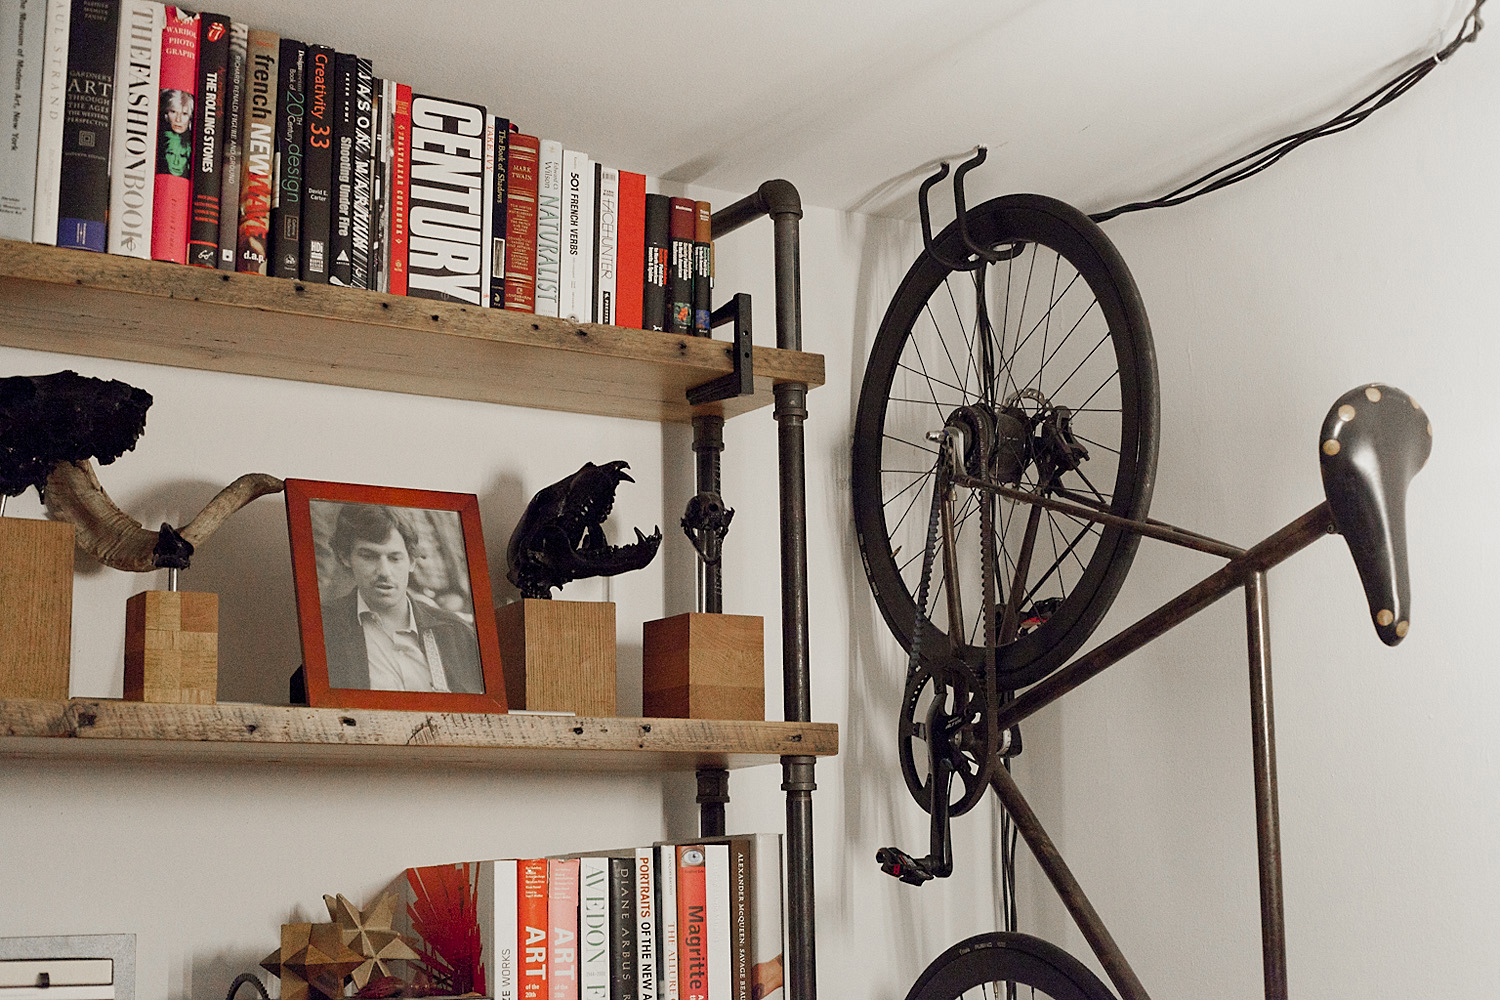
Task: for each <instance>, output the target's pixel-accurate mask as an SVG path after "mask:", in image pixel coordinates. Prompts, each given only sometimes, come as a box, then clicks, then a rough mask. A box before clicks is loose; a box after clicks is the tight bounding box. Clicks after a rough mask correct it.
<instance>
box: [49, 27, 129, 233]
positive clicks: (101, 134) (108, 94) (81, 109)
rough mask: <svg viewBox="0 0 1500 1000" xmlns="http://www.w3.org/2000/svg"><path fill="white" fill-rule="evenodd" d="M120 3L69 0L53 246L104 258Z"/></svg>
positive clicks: (107, 230)
mask: <svg viewBox="0 0 1500 1000" xmlns="http://www.w3.org/2000/svg"><path fill="white" fill-rule="evenodd" d="M119 34H120V2H119V0H73V16H72V23H71V24H70V25H69V28H68V93H67V98H66V101H65V103H64V108H63V142H62V181H61V183H60V184H59V185H58V189H57V197H58V202H57V245H58V246H60V247H76V248H78V249H81V250H97V251H98V252H99V253H103V252H104V251H105V250H106V249H107V247H108V243H109V229H108V219H109V146H110V127H111V125H112V124H113V120H114V96H115V43H116V42H117V41H118V39H119Z"/></svg>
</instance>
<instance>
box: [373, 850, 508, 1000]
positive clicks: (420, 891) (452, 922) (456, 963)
mask: <svg viewBox="0 0 1500 1000" xmlns="http://www.w3.org/2000/svg"><path fill="white" fill-rule="evenodd" d="M516 864H517V863H516V862H514V861H470V862H465V863H462V864H452V865H427V866H423V867H420V868H408V869H406V871H405V872H404V873H403V875H402V878H401V879H400V880H399V881H398V883H397V885H396V886H395V887H394V888H395V889H396V890H397V891H398V892H399V894H400V897H401V905H400V906H399V907H398V908H397V916H398V918H399V922H398V923H397V924H396V928H397V930H398V931H400V932H402V933H404V934H405V935H407V936H408V937H409V940H410V944H411V945H412V947H413V950H414V951H415V952H416V955H417V957H416V958H415V959H408V961H410V962H411V963H412V964H413V965H415V966H416V968H417V970H418V971H419V972H420V974H421V975H422V976H425V977H426V979H427V980H428V981H429V982H430V983H432V984H433V985H436V986H438V987H440V988H441V989H443V990H444V991H445V995H447V994H451V995H454V996H457V995H460V994H462V995H475V996H479V995H483V996H487V997H493V998H495V1000H516V994H515V970H516V941H517V930H516V927H517V924H516V919H517V890H516V878H517V876H516ZM507 984H508V985H509V988H510V993H509V994H507V993H506V992H504V991H505V989H506V988H507Z"/></svg>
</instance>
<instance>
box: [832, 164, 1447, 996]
mask: <svg viewBox="0 0 1500 1000" xmlns="http://www.w3.org/2000/svg"><path fill="white" fill-rule="evenodd" d="M982 160H983V151H982V150H981V151H980V153H979V154H978V155H976V157H975V158H974V159H971V160H970V161H968V162H967V163H965V164H963V165H962V166H960V167H959V168H958V170H957V171H955V173H954V177H953V186H954V202H955V209H956V215H955V218H954V221H953V222H952V223H950V224H949V225H948V226H947V227H946V228H945V229H944V230H943V231H942V232H941V233H940V234H939V235H938V236H937V237H936V238H935V239H934V238H933V236H932V233H931V227H930V219H929V213H928V205H927V198H928V192H929V190H930V189H931V187H932V186H933V185H934V184H936V183H938V182H939V181H941V180H942V179H943V178H944V177H946V176H947V173H948V166H947V164H943V166H942V169H941V170H940V171H939V172H938V173H937V174H935V175H934V176H932V177H930V178H928V179H927V180H926V181H925V182H924V183H923V185H922V187H921V189H920V192H919V206H920V209H921V222H922V232H923V239H924V243H925V245H926V249H924V251H923V252H922V254H921V255H920V256H919V257H918V258H917V260H916V262H915V263H914V264H913V265H912V267H911V269H910V270H909V271H908V273H907V275H906V277H905V278H904V279H903V281H902V282H901V284H900V286H899V287H898V289H897V291H896V294H895V295H894V296H893V298H892V302H891V305H890V307H889V309H888V310H887V313H886V316H885V318H884V320H883V322H882V324H881V327H880V330H879V333H878V335H877V337H876V340H875V344H874V347H873V349H872V351H871V356H870V360H869V363H868V366H867V368H866V372H865V378H864V383H863V385H862V387H861V391H860V398H859V405H858V411H857V415H856V419H855V427H854V447H853V466H852V470H851V471H852V490H853V498H854V508H855V509H854V514H855V526H856V532H857V536H858V541H859V546H860V552H861V556H862V558H863V560H864V564H865V569H866V574H867V576H868V577H869V580H870V584H871V589H872V591H873V593H874V596H875V600H876V603H877V605H878V606H879V608H880V611H881V613H882V616H883V617H884V618H885V621H886V623H887V625H888V626H889V627H890V628H891V631H892V632H893V633H894V634H895V636H896V638H897V639H898V641H899V642H900V643H901V645H902V647H903V648H904V649H905V650H907V652H908V654H909V658H908V663H907V679H906V688H905V692H904V694H903V698H902V705H901V715H900V719H899V722H898V741H899V742H898V748H899V756H900V761H901V770H902V774H903V777H904V779H905V782H906V785H907V788H908V790H909V791H910V792H911V794H912V796H913V797H914V798H915V799H916V800H917V802H918V804H919V805H921V806H922V808H923V809H925V810H926V811H927V812H928V813H929V815H930V820H931V826H930V845H929V853H928V854H927V855H926V856H925V857H914V856H912V855H909V854H907V853H905V852H903V851H900V850H899V849H897V848H894V847H889V848H882V849H881V850H880V851H879V852H878V853H877V860H878V861H879V862H880V864H881V866H882V868H883V869H884V870H885V871H886V872H887V873H889V874H891V875H894V876H896V877H898V878H900V879H902V880H903V881H906V882H909V883H913V884H917V885H920V884H922V883H924V882H926V881H928V880H929V879H931V878H941V877H946V876H948V875H950V874H951V873H952V871H953V857H952V843H951V833H950V824H951V821H952V819H953V818H955V817H958V816H961V815H963V814H964V813H966V812H968V811H969V810H971V809H972V808H974V806H975V805H977V804H978V802H979V801H980V800H981V799H982V798H983V796H984V793H985V791H986V790H988V789H993V790H994V791H995V792H996V795H997V796H998V798H999V799H1000V802H1001V804H1002V805H1003V806H1004V810H1005V814H1006V816H1007V817H1008V820H1007V821H1008V822H1010V823H1014V824H1015V828H1016V830H1017V832H1018V833H1019V835H1020V836H1021V838H1022V839H1023V840H1025V841H1026V843H1027V844H1028V846H1029V847H1030V848H1031V849H1032V852H1033V853H1034V854H1035V855H1036V858H1037V861H1038V863H1039V864H1040V866H1041V868H1042V870H1043V872H1044V873H1045V874H1046V876H1047V878H1048V879H1049V881H1050V882H1051V883H1052V885H1053V887H1054V888H1055V889H1056V891H1057V892H1058V894H1059V896H1060V897H1061V899H1062V902H1063V904H1064V906H1065V907H1066V909H1067V910H1068V912H1069V914H1070V915H1071V916H1072V918H1073V920H1074V922H1075V923H1076V924H1077V925H1078V927H1079V929H1080V931H1081V932H1082V935H1083V937H1084V939H1085V941H1086V942H1087V943H1088V944H1089V946H1090V948H1091V949H1092V951H1093V952H1094V954H1095V956H1096V957H1097V958H1098V960H1099V963H1100V965H1101V966H1102V967H1103V969H1104V970H1105V973H1106V975H1107V976H1108V977H1109V979H1110V981H1111V983H1112V984H1113V985H1114V987H1115V989H1116V990H1117V991H1118V993H1119V996H1120V997H1122V998H1124V1000H1149V998H1148V997H1147V994H1146V992H1145V990H1144V988H1143V987H1142V986H1141V984H1140V981H1139V980H1138V979H1137V977H1136V976H1135V974H1134V972H1133V971H1132V970H1131V968H1130V966H1129V964H1128V962H1127V961H1126V960H1125V958H1124V956H1123V955H1122V954H1121V952H1120V949H1119V948H1118V947H1117V946H1116V944H1115V943H1114V941H1113V939H1112V938H1111V936H1110V934H1109V932H1108V930H1107V929H1106V928H1105V926H1104V924H1103V922H1102V920H1101V919H1100V918H1099V915H1098V914H1097V912H1095V911H1094V909H1093V907H1092V906H1091V905H1090V904H1089V902H1088V899H1087V897H1086V896H1085V895H1084V893H1083V890H1082V888H1081V887H1080V886H1079V885H1078V883H1077V881H1076V880H1075V879H1074V878H1073V876H1072V874H1071V872H1070V871H1069V869H1068V867H1067V865H1066V863H1065V862H1064V861H1063V859H1062V856H1061V855H1060V854H1059V852H1058V851H1057V848H1056V846H1055V845H1054V844H1053V843H1052V841H1051V839H1050V838H1049V837H1048V836H1047V833H1046V831H1045V830H1044V829H1043V828H1042V826H1041V824H1040V823H1039V822H1038V821H1037V818H1036V816H1035V814H1034V813H1033V812H1032V811H1031V809H1030V807H1029V806H1028V805H1027V803H1026V800H1025V798H1024V796H1023V795H1022V794H1021V791H1020V789H1019V788H1018V787H1017V785H1016V783H1015V781H1014V779H1013V778H1012V777H1011V775H1010V772H1009V765H1008V761H1009V759H1010V758H1011V757H1013V756H1014V755H1015V754H1017V753H1019V752H1020V749H1021V738H1020V730H1019V728H1018V727H1019V724H1020V723H1021V722H1022V721H1023V720H1025V719H1026V718H1027V717H1029V716H1030V715H1031V714H1032V713H1034V712H1036V711H1037V710H1038V709H1040V708H1042V707H1044V706H1045V705H1048V704H1051V703H1052V702H1053V701H1055V700H1056V699H1057V698H1060V697H1062V696H1063V695H1064V694H1066V693H1067V692H1069V691H1071V690H1073V689H1074V688H1076V687H1077V686H1079V685H1080V684H1082V683H1084V682H1085V681H1087V680H1088V679H1089V678H1091V677H1093V676H1096V675H1097V674H1098V673H1100V672H1102V671H1103V670H1105V669H1106V668H1108V667H1109V666H1111V665H1112V664H1114V663H1116V662H1118V661H1119V660H1121V659H1123V658H1124V657H1125V656H1127V655H1129V654H1130V653H1131V652H1134V651H1135V650H1137V649H1139V648H1141V647H1142V646H1144V645H1146V644H1147V643H1148V642H1150V641H1151V640H1153V639H1155V638H1157V637H1159V636H1160V635H1162V634H1164V633H1165V632H1167V631H1168V630H1170V629H1172V628H1174V627H1175V626H1176V625H1178V624H1180V623H1181V622H1183V621H1185V620H1186V619H1187V618H1189V617H1191V616H1192V615H1194V614H1196V613H1197V612H1198V611H1201V610H1202V609H1204V608H1206V607H1207V606H1208V605H1210V604H1212V603H1214V602H1215V601H1217V600H1219V599H1220V598H1221V597H1224V596H1225V595H1227V594H1228V593H1229V592H1230V591H1231V590H1235V589H1239V588H1243V589H1244V591H1245V601H1246V621H1247V651H1248V654H1249V659H1250V664H1251V676H1252V741H1253V745H1254V756H1255V796H1256V817H1257V849H1258V855H1259V869H1260V897H1261V927H1262V953H1263V961H1264V977H1265V995H1266V997H1267V1000H1284V998H1285V997H1286V995H1287V994H1286V949H1285V924H1284V920H1283V914H1282V898H1281V869H1280V847H1279V843H1280V835H1279V824H1278V818H1277V801H1276V773H1275V743H1274V740H1275V737H1274V729H1273V725H1272V715H1271V702H1270V673H1269V669H1270V661H1269V647H1268V643H1269V634H1268V630H1269V623H1268V616H1267V599H1266V573H1267V571H1268V570H1269V569H1270V568H1271V567H1272V566H1275V565H1277V564H1278V563H1280V562H1282V561H1284V560H1285V559H1288V558H1290V557H1291V556H1292V555H1294V554H1296V553H1297V552H1298V551H1300V550H1301V549H1303V548H1305V547H1306V546H1307V545H1309V544H1311V543H1312V542H1313V541H1315V540H1317V539H1318V538H1319V537H1321V536H1322V535H1324V534H1328V533H1339V534H1342V535H1343V536H1344V538H1345V540H1346V541H1347V542H1348V544H1349V547H1350V551H1351V554H1352V555H1353V557H1354V561H1355V565H1356V568H1357V570H1358V572H1359V576H1360V579H1361V582H1362V584H1363V586H1364V589H1365V593H1366V597H1367V600H1368V602H1369V606H1370V615H1371V620H1372V623H1373V624H1374V626H1375V629H1376V632H1377V634H1378V635H1379V637H1380V638H1381V640H1382V641H1384V642H1385V643H1386V644H1388V645H1395V644H1396V643H1399V642H1400V641H1401V639H1402V638H1403V637H1404V636H1405V635H1406V633H1407V629H1408V627H1409V623H1410V584H1409V579H1408V574H1407V563H1406V536H1405V494H1406V488H1407V484H1408V483H1409V481H1410V479H1411V477H1412V476H1413V475H1415V474H1416V472H1417V471H1418V470H1419V469H1420V468H1421V467H1422V465H1423V464H1424V463H1425V462H1426V459H1427V456H1428V454H1429V452H1430V450H1431V433H1432V430H1431V424H1430V422H1429V421H1428V420H1427V417H1426V415H1425V414H1424V413H1423V411H1422V410H1421V409H1420V407H1418V406H1417V404H1416V403H1415V401H1413V400H1412V399H1411V398H1410V397H1409V396H1408V395H1406V393H1404V392H1402V391H1401V390H1399V389H1395V388H1393V387H1390V386H1386V385H1380V384H1369V385H1364V386H1360V387H1358V388H1356V389H1354V390H1351V391H1350V392H1348V393H1346V394H1345V395H1344V396H1342V397H1340V399H1339V400H1337V401H1336V402H1335V403H1334V405H1333V407H1332V408H1331V409H1330V410H1329V413H1328V416H1327V417H1326V418H1325V420H1324V423H1323V427H1322V431H1321V435H1320V437H1319V447H1320V461H1321V467H1322V474H1323V483H1324V492H1325V499H1324V501H1323V502H1322V503H1321V504H1319V505H1318V506H1317V507H1314V508H1313V509H1312V510H1310V511H1308V512H1307V513H1306V514H1304V515H1302V516H1301V517H1299V518H1297V519H1296V520H1294V521H1292V522H1291V523H1290V524H1288V525H1286V526H1285V527H1283V528H1281V529H1280V530H1278V531H1276V532H1275V533H1273V534H1272V535H1270V536H1268V537H1267V538H1266V539H1264V540H1263V541H1261V542H1259V543H1257V544H1255V545H1253V546H1251V547H1250V548H1248V549H1242V548H1239V547H1238V546H1234V545H1230V544H1228V543H1225V542H1221V541H1218V540H1216V539H1212V538H1209V537H1207V536H1205V535H1202V534H1199V533H1197V532H1192V531H1188V530H1186V529H1183V528H1179V527H1174V526H1172V525H1168V524H1165V523H1163V522H1160V521H1156V520H1153V519H1151V518H1150V517H1149V516H1148V510H1149V506H1150V501H1151V494H1152V490H1153V486H1154V482H1155V469H1156V451H1157V433H1158V426H1159V425H1158V386H1157V378H1156V361H1155V354H1154V351H1153V347H1152V342H1151V332H1150V326H1149V324H1148V322H1147V319H1146V314H1145V309H1144V307H1143V305H1142V303H1141V298H1140V294H1139V291H1138V290H1137V288H1136V286H1135V283H1134V281H1133V279H1132V278H1131V277H1130V272H1129V270H1128V269H1127V268H1126V266H1125V263H1124V261H1123V260H1122V259H1121V257H1120V255H1119V253H1118V252H1117V251H1116V250H1115V249H1114V247H1113V245H1112V244H1111V243H1110V242H1109V240H1108V238H1107V237H1106V236H1105V235H1104V234H1103V233H1102V232H1101V231H1100V230H1099V228H1098V226H1097V225H1095V224H1094V223H1093V222H1092V221H1091V220H1090V219H1089V218H1088V217H1086V216H1084V215H1083V214H1082V213H1080V212H1078V211H1077V210H1076V209H1073V208H1071V207H1069V206H1067V205H1065V204H1063V203H1062V202H1058V201H1055V200H1053V199H1050V198H1045V197H1042V196H1038V195H1010V196H1006V197H1002V198H997V199H994V200H992V201H988V202H986V203H984V204H982V205H979V206H977V207H975V208H974V209H972V210H966V209H965V206H964V198H963V176H964V174H965V173H966V172H967V171H968V170H969V169H972V168H973V167H974V166H977V165H978V163H979V162H982ZM1034 294H1035V295H1036V296H1037V297H1038V299H1039V300H1040V302H1041V303H1042V305H1040V306H1038V305H1037V301H1038V299H1034V298H1033V295H1034ZM1038 313H1039V315H1038ZM1106 347H1107V348H1108V349H1107V350H1106ZM924 501H925V503H924ZM923 514H925V515H926V516H925V517H923V516H922V515H923ZM976 536H977V538H976ZM1142 538H1152V539H1156V540H1160V541H1165V542H1169V543H1173V544H1177V545H1181V546H1185V547H1187V548H1190V549H1195V550H1197V551H1200V552H1205V553H1209V554H1212V555H1216V556H1220V557H1223V558H1225V559H1227V560H1228V562H1227V563H1226V564H1225V566H1224V567H1223V568H1221V569H1220V570H1218V571H1217V572H1215V573H1213V574H1211V575H1209V576H1208V577H1206V578H1204V579H1203V580H1201V581H1200V582H1198V583H1197V584H1195V585H1193V586H1191V587H1189V588H1188V589H1187V590H1185V591H1183V592H1182V593H1181V594H1179V595H1178V596H1177V597H1175V598H1173V599H1172V600H1170V601H1168V602H1167V603H1166V604H1164V605H1162V606H1161V607H1159V608H1158V609H1157V610H1155V611H1153V612H1151V613H1150V614H1148V615H1146V616H1145V617H1143V618H1141V619H1140V620H1139V621H1137V622H1136V623H1135V624H1133V625H1130V626H1128V627H1127V628H1125V629H1124V630H1123V631H1121V632H1120V633H1118V634H1117V635H1115V636H1114V637H1113V638H1111V639H1108V640H1106V641H1105V642H1103V643H1102V644H1100V645H1098V646H1096V647H1094V648H1093V649H1092V650H1090V651H1089V652H1087V653H1085V654H1084V655H1082V656H1079V657H1078V658H1077V659H1072V660H1071V662H1070V658H1071V657H1073V655H1074V654H1075V653H1077V652H1078V650H1079V649H1081V648H1082V647H1083V645H1084V643H1085V642H1087V641H1088V639H1089V637H1090V636H1091V634H1092V633H1093V631H1094V630H1095V628H1097V626H1098V625H1099V624H1100V622H1101V620H1102V619H1103V617H1104V615H1105V612H1106V611H1107V610H1108V609H1109V606H1110V604H1111V603H1112V602H1113V600H1114V598H1115V596H1116V595H1117V594H1118V592H1119V590H1120V587H1121V585H1122V584H1123V582H1124V578H1125V575H1126V572H1127V571H1128V569H1129V567H1130V563H1131V560H1132V559H1133V557H1134V555H1135V552H1136V549H1137V547H1138V545H1139V543H1140V540H1141V539H1142ZM976 596H977V600H976V599H975V598H976ZM929 605H930V606H929ZM966 606H967V611H966V610H965V609H966ZM1022 689H1024V690H1022ZM1010 905H1011V908H1010V912H1011V913H1013V912H1014V907H1013V901H1012V902H1011V904H1010ZM1007 922H1008V923H1009V921H1007ZM1002 986H1003V988H1004V989H1005V995H1008V996H1014V995H1015V989H1016V987H1017V986H1024V987H1030V988H1032V990H1033V991H1036V990H1041V991H1043V992H1045V994H1046V995H1048V996H1051V997H1053V998H1054V1000H1114V997H1115V994H1113V993H1111V992H1110V990H1109V989H1108V988H1107V987H1106V986H1105V985H1104V984H1103V982H1102V981H1101V980H1100V979H1099V978H1098V977H1097V976H1095V975H1094V974H1093V972H1091V971H1090V970H1089V969H1088V967H1087V966H1085V965H1083V964H1082V963H1081V962H1079V961H1078V960H1077V959H1075V958H1073V957H1072V956H1070V955H1068V954H1067V953H1066V952H1064V951H1063V950H1062V949H1060V948H1057V947H1056V946H1054V945H1051V944H1049V943H1048V942H1046V941H1043V940H1041V939H1039V938H1035V937H1031V936H1028V935H1025V934H1019V933H1016V932H1014V931H1000V932H993V933H989V934H981V935H977V936H975V937H972V938H969V939H967V940H965V941H962V942H960V943H958V944H956V945H954V946H953V947H952V948H950V949H948V950H947V951H946V952H944V953H943V954H942V955H940V956H939V957H938V958H937V959H936V960H934V961H933V962H932V963H931V964H930V965H929V966H928V967H927V969H926V970H925V971H924V972H923V973H922V974H921V975H920V976H919V977H918V979H917V981H916V983H915V984H914V985H913V987H912V989H911V991H910V993H909V994H908V1000H955V998H958V997H963V996H969V995H979V996H990V995H996V996H998V995H1001V994H1000V992H999V991H1000V989H1001V988H1002ZM971 991H978V992H977V993H971Z"/></svg>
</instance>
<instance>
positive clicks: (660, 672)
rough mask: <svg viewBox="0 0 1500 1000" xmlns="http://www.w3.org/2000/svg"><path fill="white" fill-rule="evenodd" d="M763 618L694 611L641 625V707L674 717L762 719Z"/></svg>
mask: <svg viewBox="0 0 1500 1000" xmlns="http://www.w3.org/2000/svg"><path fill="white" fill-rule="evenodd" d="M765 629H766V623H765V619H763V618H761V617H759V616H758V615H721V614H699V613H696V612H693V613H689V614H685V615H675V616H674V617H671V618H662V619H660V620H658V621H654V622H646V624H645V625H644V627H643V628H642V640H643V641H642V650H641V653H642V664H641V671H642V676H641V711H642V712H644V713H645V714H646V715H650V716H662V717H664V718H674V719H747V720H753V719H764V718H765V714H766V672H765V671H766V651H765Z"/></svg>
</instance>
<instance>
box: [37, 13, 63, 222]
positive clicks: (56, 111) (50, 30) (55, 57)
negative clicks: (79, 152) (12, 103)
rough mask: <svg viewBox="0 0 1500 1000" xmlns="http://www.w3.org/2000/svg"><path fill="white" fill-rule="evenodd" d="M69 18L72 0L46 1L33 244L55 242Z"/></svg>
mask: <svg viewBox="0 0 1500 1000" xmlns="http://www.w3.org/2000/svg"><path fill="white" fill-rule="evenodd" d="M72 21H73V3H72V0H47V29H46V32H45V35H44V39H43V42H42V97H41V108H40V109H39V111H38V115H37V146H36V188H35V197H34V199H33V204H32V212H31V239H32V242H33V243H46V244H49V245H56V243H57V194H58V185H59V184H60V183H61V181H62V134H63V115H64V112H65V111H66V108H67V100H68V33H69V32H68V29H69V27H70V26H71V24H72Z"/></svg>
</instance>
